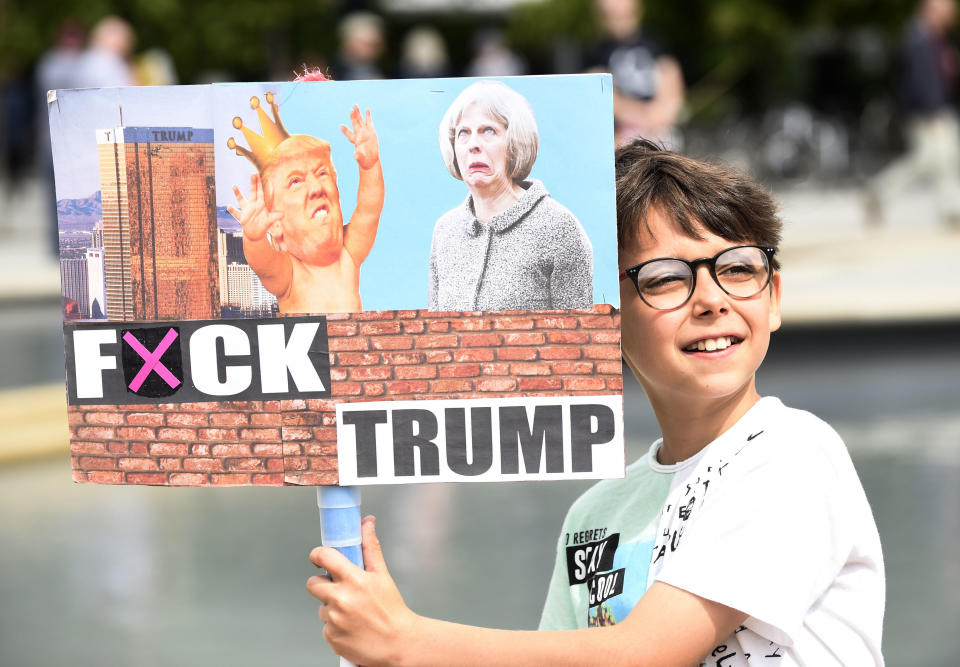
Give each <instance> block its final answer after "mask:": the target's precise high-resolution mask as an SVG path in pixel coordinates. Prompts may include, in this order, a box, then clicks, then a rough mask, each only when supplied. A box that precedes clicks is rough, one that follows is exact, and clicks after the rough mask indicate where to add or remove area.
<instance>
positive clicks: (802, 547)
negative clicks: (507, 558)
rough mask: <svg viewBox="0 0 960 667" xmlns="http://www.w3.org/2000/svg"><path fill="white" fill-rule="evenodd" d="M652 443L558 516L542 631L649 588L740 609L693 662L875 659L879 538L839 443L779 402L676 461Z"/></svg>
mask: <svg viewBox="0 0 960 667" xmlns="http://www.w3.org/2000/svg"><path fill="white" fill-rule="evenodd" d="M661 444H662V441H657V442H656V443H654V445H653V446H652V447H651V449H650V451H649V452H648V453H647V455H646V456H644V457H642V458H641V459H640V460H638V461H637V462H636V463H634V464H633V465H631V466H630V467H628V469H627V474H626V476H625V477H624V479H621V480H606V481H604V482H601V483H599V484H597V485H596V486H594V487H593V488H592V489H590V490H589V491H587V493H586V494H584V495H583V496H582V497H581V498H579V499H578V500H577V501H576V502H575V503H574V504H573V506H572V507H571V509H570V512H569V513H568V515H567V518H566V520H565V521H564V525H563V529H562V532H561V535H560V541H559V544H558V549H557V560H556V565H555V568H554V573H553V578H552V579H551V584H550V590H549V593H548V595H547V601H546V605H545V607H544V611H543V616H542V618H541V623H540V628H541V629H544V630H547V629H556V630H560V629H573V628H582V627H587V626H591V625H606V624H613V623H617V622H620V621H622V620H623V619H624V618H625V617H626V616H627V614H629V613H630V611H631V610H632V609H633V607H634V605H636V603H637V601H638V600H639V599H640V597H641V596H642V595H643V593H644V592H645V591H646V589H647V588H649V586H650V585H651V584H652V583H653V582H654V581H656V580H660V581H664V582H666V583H668V584H670V585H672V586H675V587H677V588H681V589H683V590H686V591H689V592H691V593H694V594H696V595H698V596H700V597H703V598H706V599H709V600H714V601H716V602H720V603H722V604H725V605H727V606H730V607H733V608H735V609H738V610H740V611H742V612H744V613H746V614H747V615H748V618H747V620H746V621H745V622H744V624H743V626H741V627H740V628H738V629H737V630H736V631H735V632H734V633H733V634H732V635H731V636H730V637H729V638H727V640H725V641H724V642H723V643H722V644H720V645H718V646H717V647H715V648H714V650H713V651H711V652H710V653H709V654H708V655H707V656H705V657H704V659H703V662H702V663H701V664H702V665H717V666H719V665H723V666H726V667H730V666H732V665H748V666H755V665H794V664H812V665H882V664H883V658H882V656H881V654H880V638H881V629H882V621H883V605H884V578H883V561H882V557H881V552H880V541H879V537H878V535H877V530H876V525H875V523H874V521H873V515H872V513H871V511H870V507H869V505H868V504H867V500H866V496H865V495H864V493H863V488H862V486H861V485H860V481H859V479H858V478H857V475H856V471H855V470H854V468H853V464H852V462H851V461H850V457H849V455H848V454H847V451H846V448H845V447H844V445H843V442H842V440H841V439H840V437H839V436H838V435H837V434H836V432H834V431H833V429H831V428H830V426H828V425H827V424H826V423H824V422H822V421H821V420H819V419H817V418H816V417H814V416H813V415H811V414H810V413H807V412H803V411H800V410H792V409H790V408H787V407H785V406H784V405H783V404H782V403H781V402H780V401H779V400H778V399H776V398H770V397H768V398H764V399H761V400H760V401H759V402H757V404H756V405H754V406H753V408H751V410H750V411H749V412H748V413H747V414H746V415H744V416H743V417H742V418H741V419H740V421H738V422H737V423H736V424H735V425H734V426H733V427H731V428H730V429H729V430H728V431H726V432H725V433H724V434H722V435H721V436H720V437H719V438H717V439H716V440H714V441H713V442H712V443H710V444H709V445H708V446H707V447H705V448H704V449H703V450H701V451H700V452H699V453H698V454H697V455H696V456H694V457H692V458H690V459H687V460H686V461H682V462H680V463H678V464H676V465H671V466H665V465H661V464H659V463H657V461H656V455H657V451H658V449H659V447H660V445H661Z"/></svg>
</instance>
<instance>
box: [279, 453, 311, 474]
mask: <svg viewBox="0 0 960 667" xmlns="http://www.w3.org/2000/svg"><path fill="white" fill-rule="evenodd" d="M309 465H310V463H309V461H308V460H307V457H305V456H284V457H283V467H284V470H285V471H298V470H306V469H307V468H308V467H309Z"/></svg>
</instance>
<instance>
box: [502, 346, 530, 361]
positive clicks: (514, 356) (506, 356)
mask: <svg viewBox="0 0 960 667" xmlns="http://www.w3.org/2000/svg"><path fill="white" fill-rule="evenodd" d="M536 358H537V348H535V347H501V348H498V349H497V359H503V360H505V361H533V360H534V359H536Z"/></svg>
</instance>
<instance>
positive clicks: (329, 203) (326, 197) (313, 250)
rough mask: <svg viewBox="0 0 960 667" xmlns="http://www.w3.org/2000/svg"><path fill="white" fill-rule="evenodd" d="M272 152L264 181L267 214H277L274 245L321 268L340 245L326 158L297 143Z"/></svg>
mask: <svg viewBox="0 0 960 667" xmlns="http://www.w3.org/2000/svg"><path fill="white" fill-rule="evenodd" d="M287 141H288V142H290V141H291V140H289V139H288V140H287ZM285 143H286V142H285ZM277 151H278V153H279V154H277V155H274V156H271V157H272V159H271V163H270V166H269V167H268V168H267V169H266V171H265V173H264V177H265V180H267V181H269V183H267V188H268V190H269V194H268V195H267V202H268V205H269V208H270V210H271V211H280V212H281V213H283V220H282V221H281V225H282V227H283V237H282V239H281V240H280V245H281V247H282V248H283V249H284V250H286V251H287V252H289V253H290V254H292V255H294V256H295V257H297V258H299V259H300V260H302V261H304V262H306V263H308V264H320V263H327V262H328V261H329V257H330V256H331V254H335V253H339V250H340V247H341V245H342V243H343V213H342V212H341V210H340V191H339V190H338V189H337V173H336V171H334V168H333V163H332V162H331V161H330V152H329V150H328V149H327V150H325V149H324V148H322V147H319V146H312V145H310V144H297V143H291V144H290V145H281V146H280V147H278V148H277Z"/></svg>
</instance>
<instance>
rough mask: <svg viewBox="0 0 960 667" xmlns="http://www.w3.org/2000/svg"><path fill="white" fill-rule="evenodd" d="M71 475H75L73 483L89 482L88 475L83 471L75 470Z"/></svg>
mask: <svg viewBox="0 0 960 667" xmlns="http://www.w3.org/2000/svg"><path fill="white" fill-rule="evenodd" d="M71 474H72V475H73V481H74V482H86V481H87V473H85V472H84V471H82V470H76V469H74V470H73V471H71Z"/></svg>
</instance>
